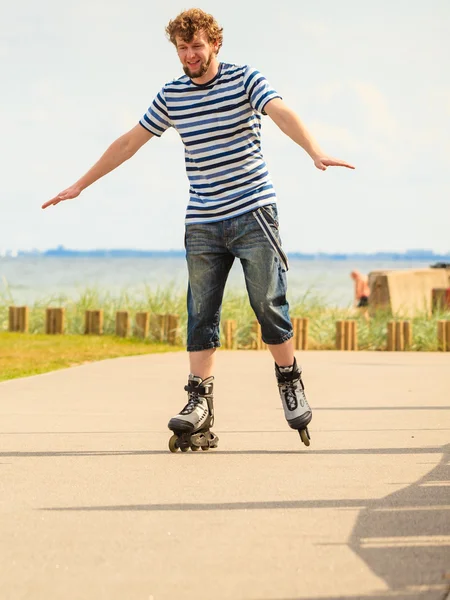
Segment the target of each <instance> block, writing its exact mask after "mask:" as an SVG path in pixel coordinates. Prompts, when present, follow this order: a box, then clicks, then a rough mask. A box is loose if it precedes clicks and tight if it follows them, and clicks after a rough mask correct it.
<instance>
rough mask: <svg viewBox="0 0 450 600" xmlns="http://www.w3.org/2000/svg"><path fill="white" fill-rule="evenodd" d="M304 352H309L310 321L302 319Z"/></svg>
mask: <svg viewBox="0 0 450 600" xmlns="http://www.w3.org/2000/svg"><path fill="white" fill-rule="evenodd" d="M302 335H303V339H302V350H308V336H309V319H302Z"/></svg>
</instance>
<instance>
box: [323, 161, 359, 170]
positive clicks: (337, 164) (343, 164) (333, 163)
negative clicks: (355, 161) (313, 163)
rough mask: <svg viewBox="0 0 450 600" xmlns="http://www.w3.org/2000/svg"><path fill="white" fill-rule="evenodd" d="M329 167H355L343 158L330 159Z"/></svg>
mask: <svg viewBox="0 0 450 600" xmlns="http://www.w3.org/2000/svg"><path fill="white" fill-rule="evenodd" d="M329 166H330V167H346V168H347V169H354V168H355V167H354V166H353V165H351V164H350V163H348V162H345V161H343V160H333V161H330V165H329Z"/></svg>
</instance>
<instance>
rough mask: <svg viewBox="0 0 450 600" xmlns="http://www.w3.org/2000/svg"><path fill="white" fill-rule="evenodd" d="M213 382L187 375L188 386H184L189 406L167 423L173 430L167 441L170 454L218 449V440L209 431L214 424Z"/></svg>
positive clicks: (210, 378)
mask: <svg viewBox="0 0 450 600" xmlns="http://www.w3.org/2000/svg"><path fill="white" fill-rule="evenodd" d="M213 381H214V377H208V378H207V379H205V380H203V379H201V377H196V376H195V375H189V379H188V384H187V385H186V386H185V387H184V389H185V390H186V392H187V393H188V403H187V404H186V406H185V407H184V408H183V410H182V411H181V412H180V413H179V414H178V415H175V416H174V417H173V418H172V419H170V421H169V424H168V427H169V429H171V430H172V431H173V436H172V437H171V438H170V440H169V450H170V451H171V452H176V451H177V450H178V449H180V450H181V451H182V452H187V451H188V450H189V448H190V449H191V450H193V451H194V452H195V451H197V450H200V448H201V449H202V450H209V449H210V448H217V443H218V441H219V438H218V437H217V436H216V435H215V434H214V433H213V432H212V431H210V427H212V425H213V424H214V404H213V387H214V385H213Z"/></svg>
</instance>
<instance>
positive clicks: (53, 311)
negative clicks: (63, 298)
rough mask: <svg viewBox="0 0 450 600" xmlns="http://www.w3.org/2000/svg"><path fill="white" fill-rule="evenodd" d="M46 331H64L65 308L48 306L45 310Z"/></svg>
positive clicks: (47, 332) (49, 333)
mask: <svg viewBox="0 0 450 600" xmlns="http://www.w3.org/2000/svg"><path fill="white" fill-rule="evenodd" d="M45 333H46V334H48V335H55V334H62V333H64V308H47V309H46V311H45Z"/></svg>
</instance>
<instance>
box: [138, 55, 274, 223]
mask: <svg viewBox="0 0 450 600" xmlns="http://www.w3.org/2000/svg"><path fill="white" fill-rule="evenodd" d="M273 98H280V96H279V94H277V92H276V91H275V90H273V89H272V88H271V87H270V85H269V83H268V82H267V80H266V79H265V77H263V76H262V75H261V73H259V72H258V71H256V70H255V69H253V68H251V67H248V66H237V65H231V64H226V63H220V64H219V70H218V73H217V75H216V76H215V77H214V79H212V80H211V81H209V82H208V83H207V84H204V85H201V84H196V83H194V82H193V81H192V80H191V79H190V78H189V77H188V76H187V75H184V76H183V77H180V78H179V79H176V80H174V81H171V82H170V83H167V84H166V85H165V86H164V87H163V88H162V90H161V91H160V92H159V94H158V95H157V96H156V98H155V99H154V100H153V103H152V104H151V106H150V108H149V109H148V111H147V112H146V113H145V115H144V116H143V117H142V119H141V120H140V121H139V123H140V124H141V125H142V126H143V127H145V129H147V130H148V131H150V132H151V133H153V134H154V135H156V136H158V137H159V136H161V135H162V134H163V133H164V131H165V130H166V129H168V128H169V127H175V129H176V130H177V131H178V133H179V134H180V136H181V139H182V141H183V143H184V148H185V162H186V172H187V176H188V178H189V184H190V189H189V203H188V206H187V211H186V223H204V222H211V223H212V222H214V221H222V220H224V219H229V218H231V217H235V216H237V215H241V214H243V213H245V212H248V211H251V210H255V209H256V208H258V207H260V206H264V205H266V204H273V203H274V202H276V195H275V190H274V188H273V185H272V182H271V180H270V177H269V173H268V171H267V166H266V163H265V162H264V158H263V155H262V152H261V114H265V112H264V107H265V105H266V104H267V102H269V100H273Z"/></svg>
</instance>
